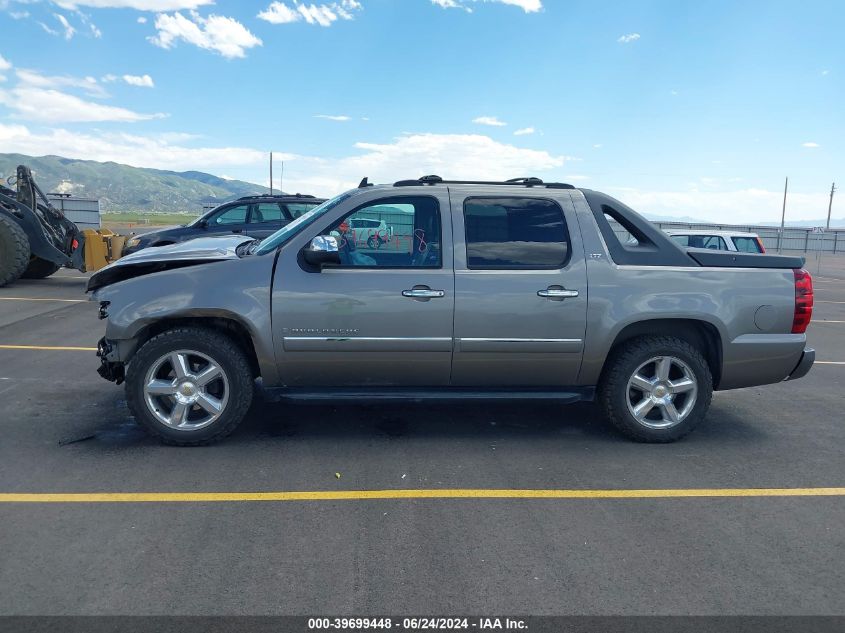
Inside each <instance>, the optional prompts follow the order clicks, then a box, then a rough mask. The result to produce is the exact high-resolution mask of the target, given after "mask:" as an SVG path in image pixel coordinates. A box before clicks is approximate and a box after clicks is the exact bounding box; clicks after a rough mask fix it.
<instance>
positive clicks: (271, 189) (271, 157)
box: [270, 152, 273, 196]
mask: <svg viewBox="0 0 845 633" xmlns="http://www.w3.org/2000/svg"><path fill="white" fill-rule="evenodd" d="M270 195H271V196H272V195H273V152H270Z"/></svg>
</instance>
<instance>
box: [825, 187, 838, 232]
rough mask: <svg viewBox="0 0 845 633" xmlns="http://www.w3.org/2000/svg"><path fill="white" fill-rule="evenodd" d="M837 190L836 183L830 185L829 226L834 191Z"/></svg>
mask: <svg viewBox="0 0 845 633" xmlns="http://www.w3.org/2000/svg"><path fill="white" fill-rule="evenodd" d="M835 191H836V183H833V184H832V185H830V202H829V203H828V205H827V228H828V229H829V228H830V211H831V209H833V193H834V192H835Z"/></svg>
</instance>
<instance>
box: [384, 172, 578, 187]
mask: <svg viewBox="0 0 845 633" xmlns="http://www.w3.org/2000/svg"><path fill="white" fill-rule="evenodd" d="M420 185H510V186H519V185H522V186H524V187H546V188H547V189H575V187H574V186H572V185H570V184H567V183H565V182H543V181H542V180H540V179H539V178H535V177H533V176H529V177H526V178H511V179H510V180H503V181H498V180H443V179H442V178H441V177H440V176H433V175H432V176H423V177H422V178H417V179H416V180H399V181H397V182H395V183H393V186H394V187H418V186H420Z"/></svg>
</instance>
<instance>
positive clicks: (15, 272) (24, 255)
mask: <svg viewBox="0 0 845 633" xmlns="http://www.w3.org/2000/svg"><path fill="white" fill-rule="evenodd" d="M28 264H29V238H28V237H27V236H26V233H25V232H24V230H23V229H22V228H21V226H20V225H19V224H18V223H17V222H15V221H14V220H13V219H11V218H10V217H8V216H6V215H3V214H0V288H2V287H3V286H6V285H8V284H10V283H12V282H15V281H17V280H18V279H19V278H20V276H21V275H22V274H23V272H24V270H26V267H27V265H28Z"/></svg>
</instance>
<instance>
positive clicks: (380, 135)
mask: <svg viewBox="0 0 845 633" xmlns="http://www.w3.org/2000/svg"><path fill="white" fill-rule="evenodd" d="M843 23H845V2H841V1H840V0H831V1H829V2H815V1H812V0H809V1H805V2H801V3H797V2H794V1H793V2H780V1H777V0H767V1H762V0H760V1H757V2H751V1H746V2H743V1H736V0H734V1H720V0H713V1H709V2H706V3H704V2H692V1H682V2H678V1H676V0H667V1H638V0H626V1H620V2H598V1H584V2H579V1H577V0H337V1H322V0H309V1H307V2H306V1H303V0H300V1H297V0H275V1H273V0H260V1H255V2H254V1H251V0H237V1H235V0H216V1H214V2H212V1H211V0H0V32H1V33H3V37H2V38H0V152H20V153H24V154H30V155H38V156H41V155H46V154H57V155H61V156H66V157H71V158H82V159H91V160H99V161H106V160H110V161H116V162H119V163H125V164H129V165H133V166H138V167H155V168H161V169H173V170H177V171H186V170H200V171H207V172H210V173H213V174H216V175H219V176H223V177H227V178H238V179H243V180H248V181H251V182H256V183H261V184H265V185H267V184H269V180H268V179H269V174H268V171H269V170H268V166H267V164H268V156H269V152H270V151H273V152H274V155H275V159H276V171H275V178H274V185H275V187H278V186H279V178H280V176H281V174H280V169H281V165H280V163H281V161H284V181H283V186H284V189H285V190H286V191H290V192H296V191H298V192H302V193H311V194H315V195H321V196H329V195H333V194H336V193H339V192H341V191H343V190H344V189H347V188H350V187H353V186H355V185H356V184H357V183H358V182H359V181H360V179H361V178H362V177H364V176H368V177H369V178H370V181H371V182H393V181H395V180H400V179H407V178H415V177H419V176H422V175H425V174H431V173H435V174H438V175H440V176H443V177H444V178H451V179H503V178H512V177H518V176H537V177H540V178H542V179H544V180H546V181H558V182H570V183H572V184H574V185H576V186H580V187H586V188H591V189H598V190H601V191H605V192H607V193H609V194H611V195H614V196H616V197H618V198H620V199H621V200H622V201H624V202H626V203H627V204H629V205H630V206H632V207H633V208H635V209H637V210H639V211H641V212H645V213H650V214H652V215H666V216H676V217H679V216H689V217H693V218H697V219H700V220H709V221H719V222H733V223H746V222H749V223H750V222H760V221H779V219H780V212H781V205H782V199H783V186H784V178H785V177H786V176H788V177H789V192H790V193H789V198H788V201H787V220H809V219H817V218H824V217H825V216H826V214H827V206H828V194H829V191H830V186H831V182H833V181H834V180H839V181H840V182H841V183H842V184H843V185H845V42H844V41H843V39H842V25H843ZM842 198H843V196H841V195H840V196H839V198H838V199H837V198H834V209H833V211H834V213H833V216H834V217H843V216H845V200H843V199H842Z"/></svg>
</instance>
